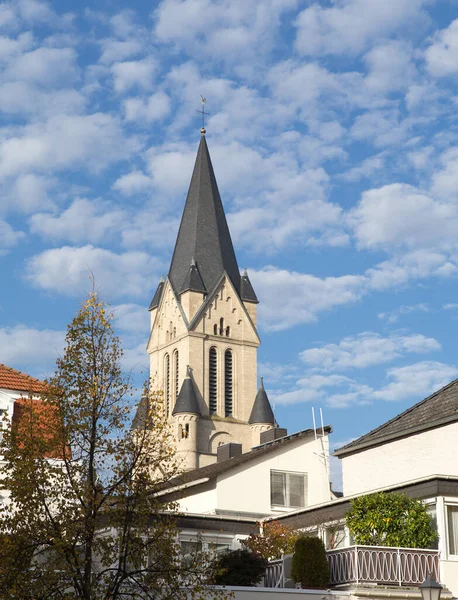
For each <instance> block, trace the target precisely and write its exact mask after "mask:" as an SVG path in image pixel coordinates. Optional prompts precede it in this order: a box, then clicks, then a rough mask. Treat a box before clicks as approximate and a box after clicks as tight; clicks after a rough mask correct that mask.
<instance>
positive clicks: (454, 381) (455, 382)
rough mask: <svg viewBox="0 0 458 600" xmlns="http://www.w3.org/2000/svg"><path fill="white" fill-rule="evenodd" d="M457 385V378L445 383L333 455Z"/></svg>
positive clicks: (361, 440)
mask: <svg viewBox="0 0 458 600" xmlns="http://www.w3.org/2000/svg"><path fill="white" fill-rule="evenodd" d="M457 383H458V378H457V379H453V381H450V382H449V383H447V384H446V385H444V386H442V387H441V388H440V389H438V390H436V391H435V392H433V393H432V394H430V395H429V396H427V397H426V398H423V399H422V400H420V401H418V402H417V403H416V404H414V405H413V406H409V408H406V410H404V411H402V412H401V413H399V414H398V415H396V416H395V417H393V418H392V419H389V420H388V421H385V423H382V424H381V425H379V426H378V427H375V428H374V429H371V431H368V432H367V433H365V434H364V435H361V436H360V437H359V438H357V439H356V440H353V441H351V442H350V443H349V444H346V445H345V446H342V447H341V448H338V449H337V450H335V451H334V454H340V452H341V451H343V450H346V449H347V448H348V449H350V448H355V447H357V446H358V445H359V444H361V443H362V442H363V441H364V440H365V439H366V438H368V437H369V436H372V435H374V434H375V433H377V432H379V431H381V430H382V429H384V428H385V427H388V426H389V425H391V423H395V422H396V421H398V420H399V419H401V418H402V417H404V416H405V415H406V414H409V413H410V412H412V411H413V410H415V409H417V408H418V407H419V406H422V405H423V404H425V403H426V402H428V401H429V400H432V399H433V398H435V397H436V396H437V395H438V394H441V393H442V392H444V391H446V390H448V389H449V388H451V387H453V386H454V385H456V384H457Z"/></svg>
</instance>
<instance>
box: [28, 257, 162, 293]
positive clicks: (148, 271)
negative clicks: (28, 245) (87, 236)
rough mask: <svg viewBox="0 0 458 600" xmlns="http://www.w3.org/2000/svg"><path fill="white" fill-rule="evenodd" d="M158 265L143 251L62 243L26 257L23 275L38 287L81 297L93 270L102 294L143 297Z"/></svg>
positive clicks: (153, 278)
mask: <svg viewBox="0 0 458 600" xmlns="http://www.w3.org/2000/svg"><path fill="white" fill-rule="evenodd" d="M159 267H160V262H159V260H158V259H157V258H155V257H153V256H150V255H149V254H147V253H146V252H125V253H121V254H116V253H115V252H112V251H110V250H105V249H103V248H95V247H94V246H90V245H87V246H83V247H81V248H72V247H69V246H63V247H61V248H54V249H51V250H45V251H44V252H42V253H41V254H38V255H36V256H34V257H32V258H31V259H29V261H28V263H27V270H26V277H27V279H28V280H29V281H30V282H31V283H32V284H33V285H34V286H36V287H38V288H42V289H44V290H48V291H52V292H58V293H61V294H66V295H77V296H83V295H84V294H85V293H86V292H87V291H88V290H89V289H90V281H89V277H90V274H91V273H92V274H93V275H94V277H95V281H96V285H97V288H98V289H100V291H101V293H102V294H103V296H104V297H107V298H110V297H122V296H129V295H131V296H142V295H143V294H144V293H145V281H155V280H157V279H158V278H159V273H158V271H159Z"/></svg>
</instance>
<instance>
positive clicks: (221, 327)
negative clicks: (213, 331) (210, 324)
mask: <svg viewBox="0 0 458 600" xmlns="http://www.w3.org/2000/svg"><path fill="white" fill-rule="evenodd" d="M219 334H220V335H224V319H223V317H221V319H220V320H219Z"/></svg>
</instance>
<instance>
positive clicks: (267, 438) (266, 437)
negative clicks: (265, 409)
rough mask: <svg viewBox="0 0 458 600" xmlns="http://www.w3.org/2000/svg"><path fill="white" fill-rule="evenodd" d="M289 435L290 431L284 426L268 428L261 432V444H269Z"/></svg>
mask: <svg viewBox="0 0 458 600" xmlns="http://www.w3.org/2000/svg"><path fill="white" fill-rule="evenodd" d="M287 435H288V432H287V430H286V429H283V427H273V428H272V429H268V430H267V431H263V432H262V433H261V438H260V442H261V444H267V442H273V441H274V440H278V439H279V438H282V437H286V436H287Z"/></svg>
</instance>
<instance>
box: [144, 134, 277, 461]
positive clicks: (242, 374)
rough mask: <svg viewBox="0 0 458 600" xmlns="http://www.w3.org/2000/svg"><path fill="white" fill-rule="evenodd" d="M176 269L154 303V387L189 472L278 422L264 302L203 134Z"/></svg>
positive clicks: (246, 446) (255, 440) (249, 443)
mask: <svg viewBox="0 0 458 600" xmlns="http://www.w3.org/2000/svg"><path fill="white" fill-rule="evenodd" d="M201 134H202V137H201V140H200V144H199V149H198V152H197V158H196V162H195V166H194V171H193V174H192V178H191V184H190V186H189V191H188V195H187V198H186V204H185V207H184V211H183V216H182V219H181V224H180V229H179V231H178V237H177V240H176V244H175V250H174V252H173V257H172V262H171V265H170V270H169V274H168V276H167V279H166V280H165V281H161V282H160V283H159V286H158V288H157V290H156V293H155V294H154V297H153V300H152V302H151V305H150V307H149V311H150V314H151V334H150V338H149V341H148V347H147V350H148V354H149V356H150V377H151V385H152V386H153V388H156V389H160V390H162V392H163V396H164V402H165V406H166V410H167V415H168V418H169V420H170V422H171V423H172V424H173V427H174V431H175V436H176V444H177V452H178V455H179V457H180V458H182V459H183V467H184V468H185V469H188V470H189V469H195V468H198V467H202V466H205V465H208V464H211V463H214V462H216V454H217V448H218V446H220V445H223V444H227V443H229V442H236V443H239V444H242V451H243V452H247V451H249V450H250V449H251V448H252V447H253V446H256V445H258V444H259V443H260V435H261V432H262V431H265V430H267V429H271V428H273V427H274V424H275V419H274V415H273V412H272V408H271V406H270V403H269V400H268V398H267V395H266V392H265V390H264V387H263V385H262V383H261V387H260V389H259V390H257V349H258V346H259V344H260V339H259V336H258V333H257V330H256V309H257V304H258V299H257V297H256V294H255V292H254V289H253V286H252V285H251V283H250V280H249V278H248V274H247V273H246V271H245V272H244V273H243V275H241V274H240V270H239V267H238V264H237V259H236V257H235V252H234V248H233V245H232V240H231V236H230V233H229V228H228V225H227V221H226V216H225V214H224V209H223V205H222V202H221V198H220V195H219V191H218V186H217V183H216V179H215V174H214V172H213V167H212V163H211V159H210V154H209V151H208V147H207V142H206V139H205V130H204V129H202V130H201Z"/></svg>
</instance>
